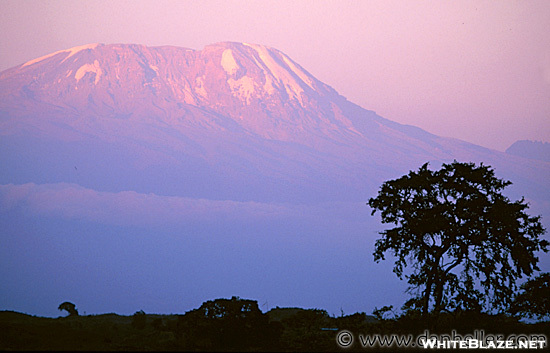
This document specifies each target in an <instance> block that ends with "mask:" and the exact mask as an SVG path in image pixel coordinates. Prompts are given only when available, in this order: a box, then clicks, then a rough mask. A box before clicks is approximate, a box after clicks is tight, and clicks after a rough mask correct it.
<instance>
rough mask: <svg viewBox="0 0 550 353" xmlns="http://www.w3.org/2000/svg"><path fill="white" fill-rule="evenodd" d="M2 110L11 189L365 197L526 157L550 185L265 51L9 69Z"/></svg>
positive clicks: (74, 60)
mask: <svg viewBox="0 0 550 353" xmlns="http://www.w3.org/2000/svg"><path fill="white" fill-rule="evenodd" d="M0 102H1V103H0V124H1V125H0V133H1V135H2V146H1V147H2V150H3V151H4V152H3V153H2V156H1V157H2V161H3V163H4V165H5V166H6V168H3V172H2V173H1V174H0V182H1V183H22V182H36V183H55V182H76V183H78V184H80V185H82V186H85V187H90V188H94V189H97V190H103V191H123V190H135V191H138V192H145V193H148V192H153V193H157V194H162V195H184V196H190V197H204V198H210V199H232V200H242V201H248V200H256V201H279V202H288V201H290V202H310V201H312V200H317V201H320V200H355V201H364V200H366V199H367V197H368V196H369V195H371V194H372V190H373V189H374V188H376V187H377V185H379V184H380V182H382V181H383V180H385V179H387V178H391V177H396V176H399V175H400V174H402V173H403V172H406V171H407V170H409V169H413V168H417V167H418V166H420V165H421V164H423V163H424V162H426V161H431V162H432V163H433V164H438V163H440V162H442V161H451V160H453V159H459V160H471V161H475V162H479V161H485V162H486V164H487V162H489V163H488V164H491V165H492V164H495V167H497V168H498V169H497V171H502V172H503V173H505V174H506V173H508V172H514V174H515V171H516V170H517V167H518V166H517V164H518V163H519V164H520V165H521V166H524V167H525V168H527V169H534V170H536V172H534V173H532V172H527V173H525V174H526V175H527V176H528V179H529V180H528V182H527V184H528V185H529V186H530V187H531V188H533V189H537V190H538V189H541V190H543V191H544V190H546V186H547V182H546V180H547V178H545V177H546V176H548V166H544V167H541V166H539V165H536V164H534V163H531V162H530V161H525V160H521V161H520V162H518V161H510V158H509V157H508V156H507V155H503V154H499V153H497V152H495V151H491V150H488V149H484V148H481V147H478V146H475V145H472V144H468V143H465V142H462V141H458V140H452V139H447V138H440V137H438V136H435V135H432V134H430V133H427V132H426V131H423V130H421V129H419V128H416V127H413V126H405V125H400V124H397V123H394V122H392V121H389V120H386V119H384V118H382V117H380V116H378V115H376V114H375V113H374V112H372V111H368V110H365V109H363V108H361V107H359V106H357V105H355V104H353V103H351V102H349V101H347V100H346V99H345V98H344V97H342V96H341V95H339V94H338V93H337V92H336V91H335V90H334V89H332V88H331V87H329V86H328V85H326V84H324V83H322V82H320V81H319V80H317V79H316V78H315V77H313V76H312V75H311V74H310V73H308V72H307V71H306V70H305V69H304V68H302V67H301V66H300V65H299V64H297V63H296V62H294V61H293V60H292V59H290V58H289V57H288V56H286V55H285V54H283V53H282V52H280V51H278V50H276V49H273V48H269V47H265V46H261V45H254V44H246V43H245V44H241V43H218V44H214V45H210V46H207V47H205V48H204V49H203V50H201V51H196V50H191V49H186V48H178V47H169V46H166V47H146V46H143V45H123V44H114V45H102V44H91V45H85V46H81V47H76V48H71V49H68V50H62V51H58V52H55V53H52V54H49V55H46V56H44V57H41V58H37V59H35V60H31V61H29V62H27V63H24V64H22V65H20V66H16V67H14V68H12V69H9V70H6V71H4V72H2V73H1V74H0ZM541 168H542V169H541ZM75 169H76V171H77V173H76V172H75ZM75 174H78V175H75ZM519 174H521V173H519ZM514 176H515V175H514ZM77 177H78V180H76V178H77ZM514 179H517V178H514ZM367 190H368V192H366V191H367ZM537 193H538V191H537Z"/></svg>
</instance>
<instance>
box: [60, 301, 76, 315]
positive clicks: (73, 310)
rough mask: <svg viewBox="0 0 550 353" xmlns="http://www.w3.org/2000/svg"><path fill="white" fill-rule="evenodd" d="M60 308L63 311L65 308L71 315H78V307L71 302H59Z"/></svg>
mask: <svg viewBox="0 0 550 353" xmlns="http://www.w3.org/2000/svg"><path fill="white" fill-rule="evenodd" d="M57 309H58V310H60V311H62V310H65V311H66V312H68V313H69V316H78V310H76V307H75V305H74V304H73V303H71V302H63V303H61V304H59V307H57Z"/></svg>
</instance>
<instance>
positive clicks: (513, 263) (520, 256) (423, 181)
mask: <svg viewBox="0 0 550 353" xmlns="http://www.w3.org/2000/svg"><path fill="white" fill-rule="evenodd" d="M510 184H511V182H510V181H505V180H502V179H499V178H497V177H496V176H495V173H494V170H493V169H491V168H490V167H489V166H484V165H483V164H481V165H479V166H476V165H475V164H474V163H460V162H457V161H454V162H453V163H450V164H443V165H442V167H441V169H440V170H436V171H433V170H430V169H429V168H428V163H426V164H424V165H423V166H422V167H420V168H419V170H418V171H410V172H409V173H408V174H407V175H404V176H402V177H401V178H398V179H396V180H390V181H386V182H384V183H383V184H382V186H381V188H380V190H379V192H378V195H377V196H376V197H374V198H371V199H369V202H368V205H369V206H370V207H371V208H372V209H373V211H372V215H374V214H375V213H376V212H377V211H379V212H380V215H381V220H382V223H390V224H393V225H395V226H394V227H393V228H390V229H386V230H384V231H382V232H380V234H381V235H382V237H381V238H380V239H378V240H377V241H376V244H375V251H374V259H375V261H376V262H379V261H380V260H384V259H385V253H386V252H387V251H391V252H392V254H393V255H394V256H395V265H394V269H393V270H394V272H395V273H396V274H397V276H398V277H399V278H400V279H403V277H405V278H406V279H407V281H408V283H409V288H408V292H409V293H410V294H411V295H412V298H411V300H409V301H408V302H407V303H406V305H405V307H406V308H410V309H421V310H422V313H424V314H426V313H428V312H434V313H439V312H441V311H442V310H447V311H452V310H457V309H460V310H476V311H482V310H484V309H486V310H493V309H503V308H507V307H508V306H509V305H510V301H511V298H512V297H513V294H514V293H515V292H516V291H517V284H516V281H517V280H518V279H519V278H522V277H523V276H531V275H532V274H533V272H534V271H536V270H539V268H538V267H537V263H538V257H537V256H536V252H537V251H539V250H542V251H545V252H547V251H548V246H549V243H548V241H546V240H544V239H541V238H540V237H541V236H542V235H543V234H544V233H545V229H544V228H543V226H542V224H541V222H540V216H530V215H528V214H527V213H526V212H525V210H527V209H528V207H529V206H528V204H527V203H526V202H525V200H524V198H522V199H521V200H518V201H511V200H510V199H509V198H507V197H506V196H504V195H503V194H502V191H503V190H504V189H505V188H506V187H507V186H509V185H510ZM408 266H410V268H412V271H408V272H407V273H405V269H406V268H407V267H408Z"/></svg>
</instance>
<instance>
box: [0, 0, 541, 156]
mask: <svg viewBox="0 0 550 353" xmlns="http://www.w3.org/2000/svg"><path fill="white" fill-rule="evenodd" d="M0 33H1V35H0V70H4V69H7V68H9V67H12V66H15V65H18V64H21V63H23V62H25V61H28V60H31V59H33V58H36V57H39V56H42V55H45V54H48V53H50V52H53V51H57V50H61V49H67V48H70V47H74V46H78V45H82V44H87V43H94V42H100V43H106V44H108V43H140V44H145V45H150V46H156V45H175V46H182V47H188V48H193V49H202V48H203V47H204V46H205V45H207V44H211V43H215V42H220V41H238V42H251V43H258V44H264V45H268V46H272V47H275V48H277V49H279V50H281V51H283V52H284V53H286V54H287V55H289V56H290V57H291V58H293V59H294V60H295V61H297V62H298V63H299V64H301V65H302V66H303V67H304V68H305V69H306V70H308V71H309V72H310V73H312V74H313V75H314V76H316V77H317V78H319V79H320V80H321V81H323V82H325V83H327V84H329V85H330V86H332V87H334V88H335V89H336V90H337V91H338V92H340V93H341V94H342V95H344V96H345V97H347V98H348V99H349V100H351V101H353V102H355V103H357V104H359V105H361V106H362V107H364V108H367V109H371V110H374V111H376V112H377V113H378V114H380V115H382V116H383V117H385V118H388V119H391V120H394V121H398V122H401V123H405V124H411V125H416V126H419V127H422V128H424V129H426V130H428V131H430V132H432V133H435V134H438V135H441V136H448V137H455V138H460V139H463V140H466V141H469V142H473V143H476V144H480V145H482V146H486V147H491V148H495V149H498V150H504V149H506V148H507V147H508V146H509V145H510V144H512V143H513V142H514V141H516V140H519V139H532V140H542V141H550V1H547V0H537V1H533V0H529V1H510V0H503V1H480V0H477V1H464V0H463V1H388V0H383V1H366V0H360V1H345V0H338V1H319V0H317V1H297V0H291V1H280V0H278V1H241V0H239V1H167V0H153V1H121V0H116V1H113V0H109V1H79V0H70V1H40V0H36V1H28V0H0Z"/></svg>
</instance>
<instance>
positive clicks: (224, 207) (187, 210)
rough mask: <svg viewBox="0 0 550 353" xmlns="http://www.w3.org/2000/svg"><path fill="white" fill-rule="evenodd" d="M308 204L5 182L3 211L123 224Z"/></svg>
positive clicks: (287, 211)
mask: <svg viewBox="0 0 550 353" xmlns="http://www.w3.org/2000/svg"><path fill="white" fill-rule="evenodd" d="M305 208H307V207H305V206H300V205H282V204H267V203H258V202H252V201H250V202H238V201H230V200H222V201H220V200H206V199H192V198H186V197H177V196H161V195H156V194H140V193H137V192H134V191H122V192H103V191H96V190H92V189H86V188H83V187H81V186H79V185H75V184H67V183H58V184H40V185H37V184H34V183H28V184H22V185H14V184H7V185H0V213H2V212H9V211H10V210H14V209H19V210H23V211H25V212H29V213H30V214H31V215H42V216H53V217H62V218H65V219H77V220H88V221H94V222H100V223H105V224H118V225H137V226H162V225H170V224H181V223H186V222H193V221H198V222H200V221H213V220H236V221H249V220H252V221H254V220H275V219H280V218H287V217H294V216H296V217H298V216H302V215H303V214H304V211H305ZM305 213H307V212H305Z"/></svg>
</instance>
